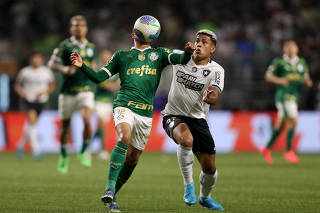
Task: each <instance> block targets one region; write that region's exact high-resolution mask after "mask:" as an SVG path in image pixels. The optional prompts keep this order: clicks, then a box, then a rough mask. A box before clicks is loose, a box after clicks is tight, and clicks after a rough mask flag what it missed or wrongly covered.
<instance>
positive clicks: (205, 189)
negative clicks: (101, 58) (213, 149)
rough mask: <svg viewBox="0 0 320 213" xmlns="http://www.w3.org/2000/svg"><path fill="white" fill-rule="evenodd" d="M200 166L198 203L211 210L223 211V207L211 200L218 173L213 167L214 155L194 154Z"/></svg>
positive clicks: (214, 166)
mask: <svg viewBox="0 0 320 213" xmlns="http://www.w3.org/2000/svg"><path fill="white" fill-rule="evenodd" d="M196 156H197V159H198V161H199V163H200V165H201V169H202V170H201V173H200V177H199V181H200V195H199V203H200V204H201V205H203V206H205V207H207V208H209V209H211V210H223V207H222V206H221V205H220V204H219V203H218V202H217V201H215V200H214V199H213V198H211V192H212V189H213V187H214V186H215V184H216V182H217V180H218V171H217V170H216V165H215V154H208V153H196Z"/></svg>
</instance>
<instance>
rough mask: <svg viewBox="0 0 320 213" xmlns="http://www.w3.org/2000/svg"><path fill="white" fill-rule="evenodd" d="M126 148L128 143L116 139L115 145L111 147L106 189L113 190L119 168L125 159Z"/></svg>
mask: <svg viewBox="0 0 320 213" xmlns="http://www.w3.org/2000/svg"><path fill="white" fill-rule="evenodd" d="M127 149H128V145H126V144H125V143H122V142H121V141H118V142H117V144H116V146H115V147H114V148H113V150H112V153H111V156H110V165H109V175H108V183H107V186H106V189H111V190H112V191H115V187H116V182H117V179H118V176H119V173H120V169H121V168H122V166H123V164H124V161H125V159H126V152H127Z"/></svg>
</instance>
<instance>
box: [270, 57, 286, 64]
mask: <svg viewBox="0 0 320 213" xmlns="http://www.w3.org/2000/svg"><path fill="white" fill-rule="evenodd" d="M283 62H285V61H284V59H283V58H282V57H276V58H274V59H272V61H271V64H274V65H276V64H281V63H283Z"/></svg>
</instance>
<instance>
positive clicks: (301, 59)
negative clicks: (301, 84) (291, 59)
mask: <svg viewBox="0 0 320 213" xmlns="http://www.w3.org/2000/svg"><path fill="white" fill-rule="evenodd" d="M299 61H300V62H301V63H303V64H305V65H306V64H307V61H306V59H304V58H302V57H299Z"/></svg>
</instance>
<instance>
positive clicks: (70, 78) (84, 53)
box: [53, 37, 96, 95]
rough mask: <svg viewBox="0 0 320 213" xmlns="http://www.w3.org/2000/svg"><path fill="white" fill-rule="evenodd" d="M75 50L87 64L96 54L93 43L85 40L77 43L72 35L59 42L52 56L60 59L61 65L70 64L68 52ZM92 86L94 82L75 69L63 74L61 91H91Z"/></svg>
mask: <svg viewBox="0 0 320 213" xmlns="http://www.w3.org/2000/svg"><path fill="white" fill-rule="evenodd" d="M75 50H77V51H78V52H79V54H80V55H81V57H82V58H83V61H84V63H85V64H86V65H87V66H91V64H92V61H93V60H94V59H95V56H96V47H95V45H94V44H93V43H90V42H88V41H87V40H86V41H85V42H84V44H79V43H78V41H77V40H76V39H75V38H74V37H71V38H69V39H66V40H64V41H62V42H61V43H60V44H59V46H58V48H56V49H55V50H54V52H53V54H54V57H56V58H57V59H58V60H60V62H61V64H62V65H65V66H70V65H71V60H70V54H71V53H72V52H73V51H75ZM93 88H94V84H93V83H92V81H90V80H89V79H88V78H87V76H86V75H85V74H84V73H83V72H81V71H80V70H79V69H77V70H76V71H75V73H73V74H71V75H64V83H63V85H62V89H61V93H64V94H69V95H75V94H77V93H79V92H87V91H93Z"/></svg>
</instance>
